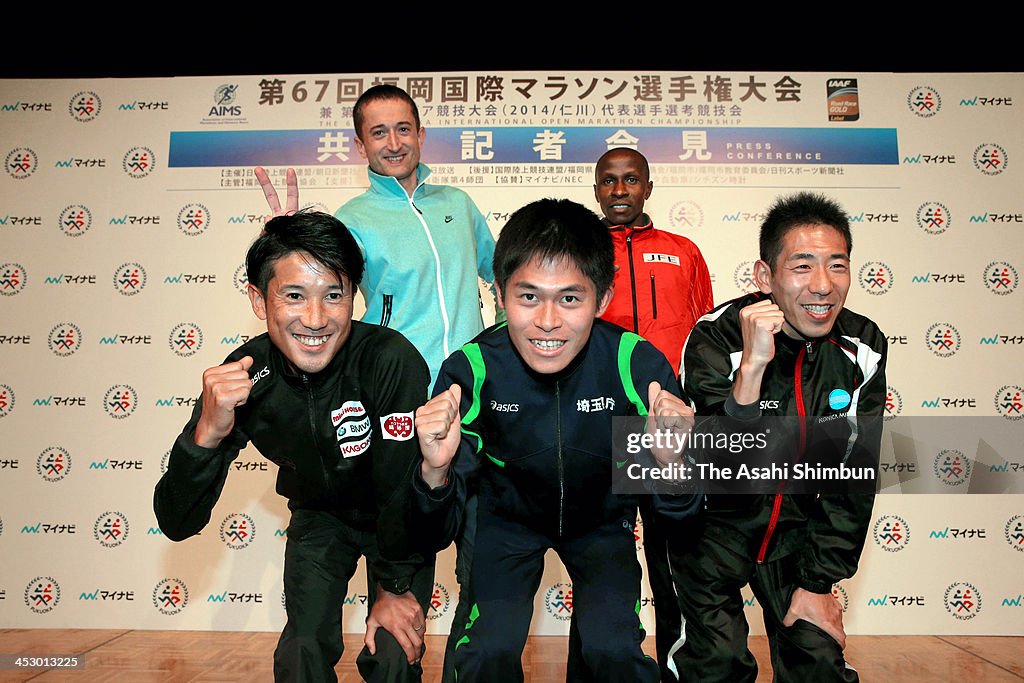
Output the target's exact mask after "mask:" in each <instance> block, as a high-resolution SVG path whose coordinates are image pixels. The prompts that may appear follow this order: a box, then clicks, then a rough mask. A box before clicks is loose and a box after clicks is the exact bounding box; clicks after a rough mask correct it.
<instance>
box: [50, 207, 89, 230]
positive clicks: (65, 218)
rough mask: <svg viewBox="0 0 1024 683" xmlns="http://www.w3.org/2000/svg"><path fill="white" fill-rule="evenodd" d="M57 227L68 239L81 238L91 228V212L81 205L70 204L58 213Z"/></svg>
mask: <svg viewBox="0 0 1024 683" xmlns="http://www.w3.org/2000/svg"><path fill="white" fill-rule="evenodd" d="M57 227H59V228H60V231H61V232H63V233H64V234H65V235H67V236H68V237H81V236H82V235H84V234H85V233H87V232H88V231H89V228H91V227H92V212H91V211H89V208H88V207H86V206H84V205H83V204H72V205H71V206H69V207H67V208H65V209H64V210H63V211H61V212H60V216H59V217H58V218H57Z"/></svg>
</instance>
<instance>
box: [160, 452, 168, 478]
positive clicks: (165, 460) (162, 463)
mask: <svg viewBox="0 0 1024 683" xmlns="http://www.w3.org/2000/svg"><path fill="white" fill-rule="evenodd" d="M170 460H171V452H170V451H169V450H167V451H164V454H163V456H162V457H161V458H160V474H166V473H167V463H168V462H170Z"/></svg>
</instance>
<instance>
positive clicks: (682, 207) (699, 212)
mask: <svg viewBox="0 0 1024 683" xmlns="http://www.w3.org/2000/svg"><path fill="white" fill-rule="evenodd" d="M668 224H669V225H671V226H672V227H673V228H678V229H680V230H696V229H698V228H700V227H701V226H702V225H704V211H703V209H701V208H700V204H698V203H697V202H691V201H690V200H684V201H681V202H676V203H675V204H673V205H672V210H671V211H669V214H668Z"/></svg>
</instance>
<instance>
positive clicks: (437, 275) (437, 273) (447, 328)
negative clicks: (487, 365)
mask: <svg viewBox="0 0 1024 683" xmlns="http://www.w3.org/2000/svg"><path fill="white" fill-rule="evenodd" d="M396 182H397V181H396ZM420 184H421V185H422V183H420ZM416 189H417V190H418V189H419V185H417V186H416ZM403 192H404V190H403ZM407 199H408V200H409V206H411V207H412V209H413V212H414V213H415V214H416V218H418V219H419V221H420V225H422V226H423V234H425V235H426V236H427V244H429V245H430V251H431V252H432V253H433V254H434V279H435V280H437V297H438V300H439V302H440V304H441V322H442V323H443V324H444V338H443V339H442V340H441V342H442V346H443V349H444V357H445V358H447V357H448V356H450V355H451V351H450V350H449V349H448V337H449V336H450V335H451V323H450V322H449V321H448V307H447V306H445V303H444V286H443V285H442V283H441V257H440V256H439V255H438V253H437V247H436V246H435V245H434V237H433V235H431V234H430V228H428V227H427V222H426V221H425V220H423V212H422V211H420V208H419V207H418V206H416V202H414V201H413V200H412V197H408V196H407Z"/></svg>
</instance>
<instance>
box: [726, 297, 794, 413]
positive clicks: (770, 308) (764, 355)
mask: <svg viewBox="0 0 1024 683" xmlns="http://www.w3.org/2000/svg"><path fill="white" fill-rule="evenodd" d="M785 322H786V317H785V315H783V313H782V309H781V308H779V307H778V305H777V304H776V303H775V302H774V301H771V300H770V299H765V300H764V301H758V302H757V303H756V304H750V305H749V306H744V307H743V308H741V309H740V330H741V331H742V333H743V355H742V356H741V357H740V367H739V372H737V373H736V379H735V381H734V383H733V391H732V394H733V398H734V399H735V401H736V402H737V403H739V404H741V405H750V404H751V403H754V402H755V401H757V400H758V398H760V395H761V378H762V377H763V376H764V369H765V368H766V367H767V366H768V363H770V362H771V360H772V358H774V357H775V335H776V333H778V332H780V331H781V330H782V325H783V324H784V323H785Z"/></svg>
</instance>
